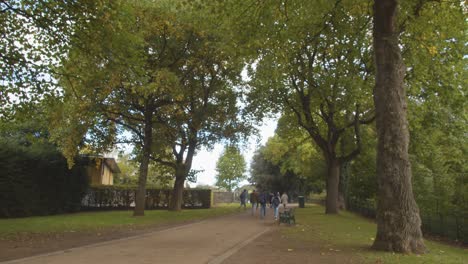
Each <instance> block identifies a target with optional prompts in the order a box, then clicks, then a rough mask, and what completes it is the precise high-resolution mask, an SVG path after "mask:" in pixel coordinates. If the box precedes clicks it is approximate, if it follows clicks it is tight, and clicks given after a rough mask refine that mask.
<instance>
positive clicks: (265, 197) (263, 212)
mask: <svg viewBox="0 0 468 264" xmlns="http://www.w3.org/2000/svg"><path fill="white" fill-rule="evenodd" d="M267 200H268V193H267V192H262V193H261V194H260V195H259V196H258V203H259V204H260V219H263V218H265V215H266V204H267Z"/></svg>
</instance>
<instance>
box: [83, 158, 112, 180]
mask: <svg viewBox="0 0 468 264" xmlns="http://www.w3.org/2000/svg"><path fill="white" fill-rule="evenodd" d="M86 159H88V162H87V163H88V165H87V166H86V175H87V176H88V180H89V183H90V184H91V185H113V184H114V175H115V174H117V173H120V169H119V166H118V165H117V162H116V161H115V159H114V158H104V157H91V156H88V157H86Z"/></svg>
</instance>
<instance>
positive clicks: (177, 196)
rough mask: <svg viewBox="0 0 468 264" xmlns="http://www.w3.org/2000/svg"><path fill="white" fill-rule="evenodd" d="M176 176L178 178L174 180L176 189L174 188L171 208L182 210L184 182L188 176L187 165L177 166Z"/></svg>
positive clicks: (172, 209)
mask: <svg viewBox="0 0 468 264" xmlns="http://www.w3.org/2000/svg"><path fill="white" fill-rule="evenodd" d="M175 176H176V179H175V182H174V189H173V190H172V197H171V204H170V206H169V210H171V211H180V210H182V202H183V199H184V197H183V195H184V183H185V177H186V173H185V166H184V165H183V164H181V165H178V166H177V168H176V173H175Z"/></svg>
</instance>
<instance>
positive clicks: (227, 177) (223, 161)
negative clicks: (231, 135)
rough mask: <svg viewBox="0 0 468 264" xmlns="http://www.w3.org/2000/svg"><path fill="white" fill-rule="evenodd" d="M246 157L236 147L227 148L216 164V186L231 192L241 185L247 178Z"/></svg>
mask: <svg viewBox="0 0 468 264" xmlns="http://www.w3.org/2000/svg"><path fill="white" fill-rule="evenodd" d="M245 169H246V163H245V159H244V156H242V154H241V153H240V151H239V149H238V148H237V147H235V146H225V147H224V151H223V153H222V154H221V156H220V157H219V159H218V161H217V162H216V172H217V174H216V186H219V187H222V188H225V189H227V190H228V191H229V192H231V191H232V190H233V189H235V188H237V187H238V185H239V183H240V182H241V181H243V180H245V179H246V178H247V176H246V175H245Z"/></svg>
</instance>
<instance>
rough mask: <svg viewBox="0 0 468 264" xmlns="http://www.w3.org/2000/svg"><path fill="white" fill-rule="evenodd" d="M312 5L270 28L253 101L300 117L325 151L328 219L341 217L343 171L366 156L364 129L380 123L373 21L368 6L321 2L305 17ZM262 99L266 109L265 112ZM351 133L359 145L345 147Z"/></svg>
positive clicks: (294, 7)
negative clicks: (374, 102)
mask: <svg viewBox="0 0 468 264" xmlns="http://www.w3.org/2000/svg"><path fill="white" fill-rule="evenodd" d="M284 5H285V6H284V7H282V8H283V9H281V10H282V11H283V12H285V9H286V2H284ZM309 5H310V3H305V2H301V3H299V2H297V3H290V4H289V3H288V4H287V10H288V11H287V12H288V13H287V14H291V12H293V13H295V15H294V16H289V15H287V14H283V16H279V17H278V18H277V17H273V18H270V20H268V21H265V22H263V21H262V22H263V23H265V27H267V28H270V29H269V30H268V31H267V33H266V36H267V37H266V38H265V39H264V45H263V47H260V48H259V51H260V54H261V55H260V56H259V58H258V60H257V61H256V64H255V65H254V66H253V67H252V71H251V74H252V75H251V76H252V82H251V85H252V87H253V88H254V89H252V91H251V92H250V96H251V100H252V101H251V102H252V106H253V108H256V109H261V110H260V111H262V112H263V111H265V110H266V109H271V107H272V106H273V105H272V104H271V101H273V102H275V104H274V108H277V109H278V108H279V107H278V106H280V107H281V109H282V110H283V111H284V112H285V114H287V115H289V116H291V115H294V116H295V117H296V123H297V125H298V126H300V127H301V128H302V129H303V130H304V131H306V132H307V133H308V134H309V136H310V139H311V141H312V142H313V143H314V144H315V145H316V146H318V148H319V149H320V150H321V152H322V154H323V157H324V159H325V161H326V163H327V168H328V169H327V181H326V182H327V184H326V186H327V199H326V213H329V214H335V213H338V209H339V206H340V204H339V201H338V197H339V188H338V187H339V177H340V167H341V166H342V164H344V163H346V162H349V161H350V160H352V159H354V158H355V157H356V156H357V155H358V154H359V152H360V149H361V140H360V132H359V129H360V128H359V127H360V125H362V124H369V123H371V122H372V121H373V118H374V116H373V106H372V101H371V100H370V98H371V90H372V88H371V84H372V80H373V77H372V71H373V69H372V65H371V63H370V61H371V46H370V38H369V37H368V35H369V33H370V18H371V16H370V14H368V13H366V12H367V10H366V8H367V5H366V3H365V2H359V3H358V1H355V2H352V1H351V2H342V1H334V2H330V1H327V3H325V2H321V5H319V8H317V9H316V10H314V12H313V13H312V14H310V13H309V12H308V11H307V12H306V11H305V10H310V8H307V7H309ZM273 8H277V7H276V6H274V7H273ZM262 100H265V102H264V103H265V104H264V105H265V106H266V109H265V108H262V107H258V106H259V104H261V101H262ZM261 115H262V113H261ZM348 133H352V136H348V137H347V138H351V139H352V140H353V141H354V142H349V140H348V141H347V144H346V145H347V148H340V145H342V144H343V142H342V141H343V136H344V135H346V134H348ZM341 150H346V151H341Z"/></svg>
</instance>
